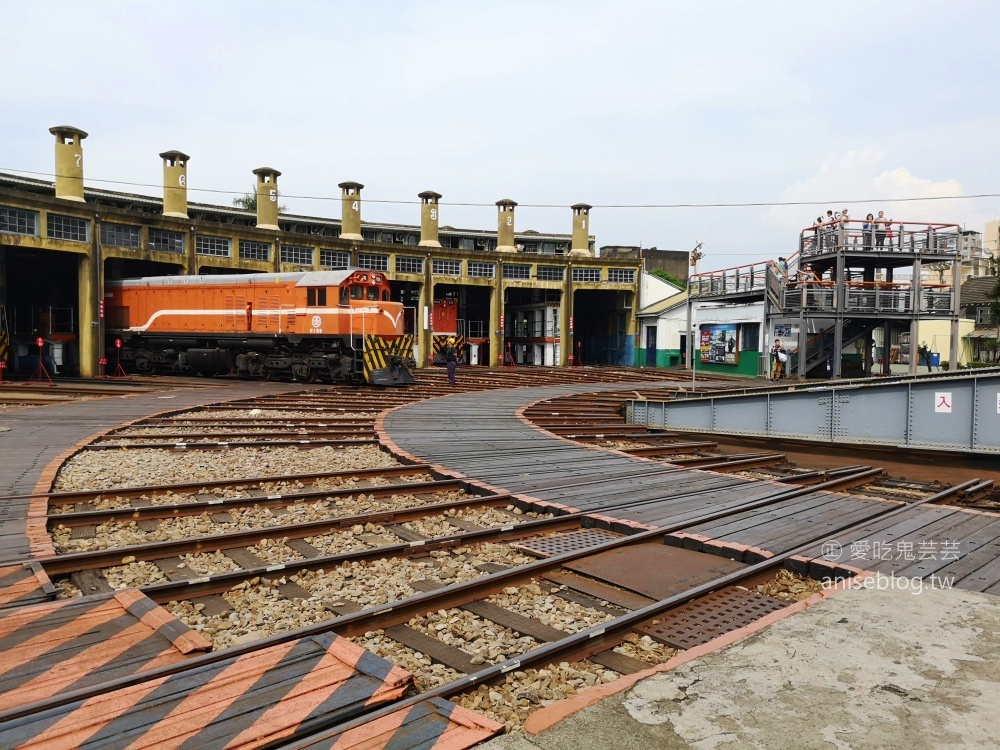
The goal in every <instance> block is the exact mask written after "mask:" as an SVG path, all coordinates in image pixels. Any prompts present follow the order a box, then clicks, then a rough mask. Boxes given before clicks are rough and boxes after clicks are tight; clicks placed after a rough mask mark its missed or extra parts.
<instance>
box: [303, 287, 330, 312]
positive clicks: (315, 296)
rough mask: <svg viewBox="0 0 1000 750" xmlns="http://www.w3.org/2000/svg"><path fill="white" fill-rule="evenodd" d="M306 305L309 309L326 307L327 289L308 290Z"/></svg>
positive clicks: (311, 288) (312, 288) (310, 288)
mask: <svg viewBox="0 0 1000 750" xmlns="http://www.w3.org/2000/svg"><path fill="white" fill-rule="evenodd" d="M306 304H307V305H308V306H309V307H326V287H322V286H317V287H313V286H311V287H309V288H308V289H307V290H306Z"/></svg>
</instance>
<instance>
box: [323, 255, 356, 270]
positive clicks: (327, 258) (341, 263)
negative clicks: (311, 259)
mask: <svg viewBox="0 0 1000 750" xmlns="http://www.w3.org/2000/svg"><path fill="white" fill-rule="evenodd" d="M319 264H320V266H322V267H323V268H332V269H333V270H335V271H337V270H343V269H345V268H348V267H349V266H350V265H351V253H350V251H349V250H320V251H319Z"/></svg>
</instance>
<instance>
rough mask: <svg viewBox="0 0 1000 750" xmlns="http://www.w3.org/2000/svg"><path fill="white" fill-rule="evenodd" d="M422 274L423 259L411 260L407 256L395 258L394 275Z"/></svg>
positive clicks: (411, 258)
mask: <svg viewBox="0 0 1000 750" xmlns="http://www.w3.org/2000/svg"><path fill="white" fill-rule="evenodd" d="M423 272H424V259H423V258H413V257H410V256H408V255H397V256H396V273H418V274H423Z"/></svg>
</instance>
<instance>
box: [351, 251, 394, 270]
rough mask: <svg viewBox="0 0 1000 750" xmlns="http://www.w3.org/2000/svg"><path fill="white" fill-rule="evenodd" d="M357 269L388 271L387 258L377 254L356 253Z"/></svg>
mask: <svg viewBox="0 0 1000 750" xmlns="http://www.w3.org/2000/svg"><path fill="white" fill-rule="evenodd" d="M358 268H367V269H368V270H369V271H388V270H389V256H388V255H379V254H377V253H358Z"/></svg>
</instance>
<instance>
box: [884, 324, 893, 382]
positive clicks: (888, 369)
mask: <svg viewBox="0 0 1000 750" xmlns="http://www.w3.org/2000/svg"><path fill="white" fill-rule="evenodd" d="M891 336H892V324H891V323H890V322H889V321H888V320H887V321H886V322H885V323H883V324H882V374H883V375H891V374H892V363H891V362H890V361H889V350H890V349H891V348H892V347H891V346H890V345H889V339H890V338H891Z"/></svg>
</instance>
